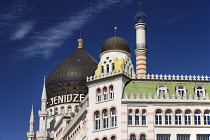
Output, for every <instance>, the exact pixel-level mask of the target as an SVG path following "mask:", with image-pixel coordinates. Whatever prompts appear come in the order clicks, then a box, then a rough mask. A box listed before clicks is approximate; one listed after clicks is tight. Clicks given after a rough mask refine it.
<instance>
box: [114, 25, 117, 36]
mask: <svg viewBox="0 0 210 140" xmlns="http://www.w3.org/2000/svg"><path fill="white" fill-rule="evenodd" d="M114 36H117V27H114Z"/></svg>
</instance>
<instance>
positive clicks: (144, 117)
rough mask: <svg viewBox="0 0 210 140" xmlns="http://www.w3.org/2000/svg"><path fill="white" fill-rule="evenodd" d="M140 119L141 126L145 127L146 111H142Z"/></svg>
mask: <svg viewBox="0 0 210 140" xmlns="http://www.w3.org/2000/svg"><path fill="white" fill-rule="evenodd" d="M141 119H142V121H141V123H142V125H146V122H147V114H146V110H142V114H141Z"/></svg>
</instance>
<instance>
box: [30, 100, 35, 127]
mask: <svg viewBox="0 0 210 140" xmlns="http://www.w3.org/2000/svg"><path fill="white" fill-rule="evenodd" d="M31 123H34V104H33V102H32V108H31V116H30V124H31ZM32 130H33V129H32Z"/></svg>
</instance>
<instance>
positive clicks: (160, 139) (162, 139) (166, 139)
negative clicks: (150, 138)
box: [157, 134, 171, 140]
mask: <svg viewBox="0 0 210 140" xmlns="http://www.w3.org/2000/svg"><path fill="white" fill-rule="evenodd" d="M170 139H171V135H170V134H157V140H170Z"/></svg>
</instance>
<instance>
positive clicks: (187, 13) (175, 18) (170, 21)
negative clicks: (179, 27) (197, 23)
mask: <svg viewBox="0 0 210 140" xmlns="http://www.w3.org/2000/svg"><path fill="white" fill-rule="evenodd" d="M192 13H193V12H192V11H187V12H185V13H182V14H179V15H176V16H174V17H171V18H169V19H168V20H167V21H166V22H165V24H167V25H168V24H171V23H172V22H175V21H178V20H181V19H183V18H184V17H186V16H188V15H191V14H192Z"/></svg>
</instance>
